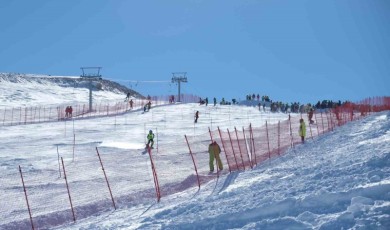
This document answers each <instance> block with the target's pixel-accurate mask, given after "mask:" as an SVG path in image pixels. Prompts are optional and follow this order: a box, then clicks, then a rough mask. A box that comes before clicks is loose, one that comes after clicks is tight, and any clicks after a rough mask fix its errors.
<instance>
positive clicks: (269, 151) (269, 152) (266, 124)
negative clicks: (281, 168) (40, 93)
mask: <svg viewBox="0 0 390 230" xmlns="http://www.w3.org/2000/svg"><path fill="white" fill-rule="evenodd" d="M265 128H266V131H267V144H268V158H269V159H271V149H270V148H269V137H268V123H267V121H265Z"/></svg>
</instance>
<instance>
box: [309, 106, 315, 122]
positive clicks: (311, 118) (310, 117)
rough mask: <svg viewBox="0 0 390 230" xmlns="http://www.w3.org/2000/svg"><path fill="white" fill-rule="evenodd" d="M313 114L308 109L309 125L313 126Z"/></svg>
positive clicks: (311, 110) (311, 109)
mask: <svg viewBox="0 0 390 230" xmlns="http://www.w3.org/2000/svg"><path fill="white" fill-rule="evenodd" d="M313 113H314V111H313V108H310V110H309V123H310V124H314V121H313Z"/></svg>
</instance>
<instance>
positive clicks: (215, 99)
mask: <svg viewBox="0 0 390 230" xmlns="http://www.w3.org/2000/svg"><path fill="white" fill-rule="evenodd" d="M216 104H217V98H215V97H214V106H215V105H216Z"/></svg>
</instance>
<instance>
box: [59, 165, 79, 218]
mask: <svg viewBox="0 0 390 230" xmlns="http://www.w3.org/2000/svg"><path fill="white" fill-rule="evenodd" d="M61 162H62V169H63V171H64V179H65V183H66V189H67V190H68V196H69V202H70V208H71V209H72V214H73V222H76V216H75V214H74V209H73V204H72V197H71V196H70V191H69V185H68V178H67V177H66V171H65V164H64V159H62V157H61Z"/></svg>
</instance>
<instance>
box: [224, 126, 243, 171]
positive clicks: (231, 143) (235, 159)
mask: <svg viewBox="0 0 390 230" xmlns="http://www.w3.org/2000/svg"><path fill="white" fill-rule="evenodd" d="M227 133H228V136H229V140H230V146H232V151H233V156H234V161H235V162H236V166H237V170H240V167H239V166H238V162H237V157H236V153H235V152H234V148H233V141H232V138H231V136H230V132H229V129H227Z"/></svg>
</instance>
